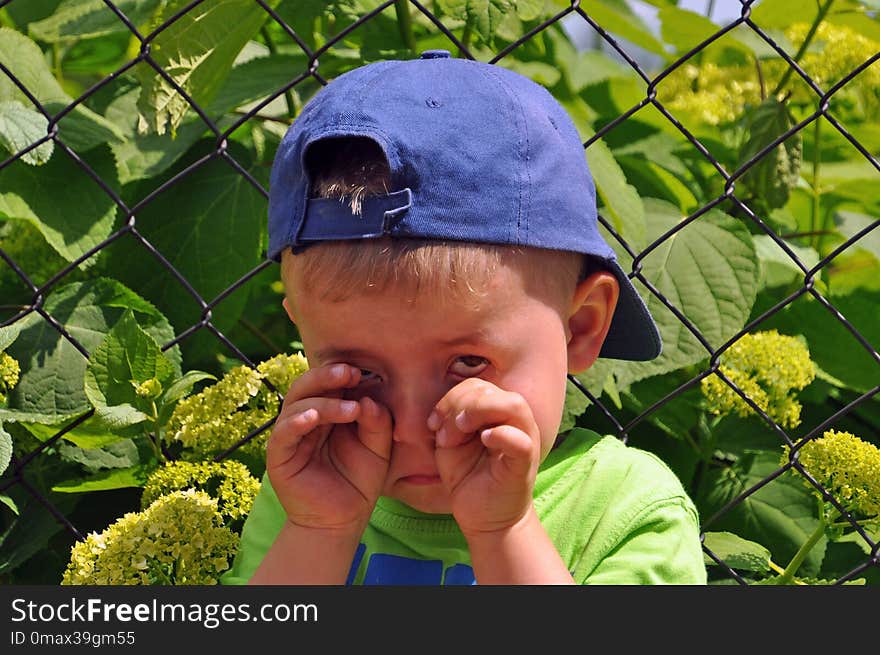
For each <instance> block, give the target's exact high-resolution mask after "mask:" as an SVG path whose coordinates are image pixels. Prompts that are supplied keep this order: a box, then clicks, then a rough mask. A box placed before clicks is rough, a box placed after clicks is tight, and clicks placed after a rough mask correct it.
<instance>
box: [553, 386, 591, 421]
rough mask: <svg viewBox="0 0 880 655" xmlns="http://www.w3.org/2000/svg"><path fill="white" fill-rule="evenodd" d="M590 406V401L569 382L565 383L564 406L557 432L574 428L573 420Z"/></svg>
mask: <svg viewBox="0 0 880 655" xmlns="http://www.w3.org/2000/svg"><path fill="white" fill-rule="evenodd" d="M589 406H590V399H589V398H587V396H586V395H585V394H584V392H583V391H581V390H580V389H578V388H577V387H576V386H575V385H574V383H573V382H571V380H569V381H567V382H566V383H565V404H564V405H563V409H562V422H561V423H560V424H559V432H567V431H568V430H571V429H572V428H573V427H574V426H575V419H576V418H577V417H578V416H580V415H581V414H583V413H584V410H585V409H587V407H589Z"/></svg>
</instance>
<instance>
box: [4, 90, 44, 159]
mask: <svg viewBox="0 0 880 655" xmlns="http://www.w3.org/2000/svg"><path fill="white" fill-rule="evenodd" d="M48 127H49V121H47V120H46V117H45V116H43V114H41V113H40V112H38V111H36V110H35V109H29V108H27V107H25V106H24V105H23V104H21V103H20V102H19V101H18V100H6V101H3V102H0V146H2V147H4V148H6V150H8V151H9V152H10V153H12V154H15V153H18V152H20V151H21V150H24V149H25V148H27V147H28V146H30V145H31V144H33V143H36V142H37V141H39V140H40V139H42V138H43V137H45V136H46V134H47V132H48ZM54 149H55V143H54V142H53V141H46V142H44V143H41V144H40V145H39V146H37V147H36V148H34V149H33V150H31V151H29V152H28V153H26V154H24V155H22V157H21V160H22V161H23V162H25V163H26V164H31V165H32V166H39V165H40V164H45V163H46V162H47V161H49V158H50V157H51V156H52V151H53V150H54Z"/></svg>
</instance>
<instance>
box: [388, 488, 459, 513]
mask: <svg viewBox="0 0 880 655" xmlns="http://www.w3.org/2000/svg"><path fill="white" fill-rule="evenodd" d="M389 495H390V496H391V497H392V498H394V500H397V501H400V502H401V503H403V504H404V505H408V506H409V507H412V508H413V509H414V510H416V511H418V512H423V513H425V514H452V505H451V503H450V502H449V496H448V495H447V493H446V490H445V489H443V487H442V486H437V487H434V488H426V489H405V490H401V491H398V492H397V493H391V494H389Z"/></svg>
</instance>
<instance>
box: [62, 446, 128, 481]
mask: <svg viewBox="0 0 880 655" xmlns="http://www.w3.org/2000/svg"><path fill="white" fill-rule="evenodd" d="M59 452H60V453H61V457H62V458H63V459H65V460H67V461H70V462H77V463H79V464H82V465H83V466H84V467H85V468H86V469H87V470H88V471H89V472H91V473H94V472H96V471H99V470H101V469H121V468H131V467H132V466H135V465H136V464H139V463H140V457H139V456H138V449H137V446H136V445H135V443H134V441H132V440H131V439H124V440H121V441H117V442H116V443H113V444H110V445H108V446H104V447H102V448H79V447H78V446H72V445H70V444H64V443H63V444H61V446H60V448H59Z"/></svg>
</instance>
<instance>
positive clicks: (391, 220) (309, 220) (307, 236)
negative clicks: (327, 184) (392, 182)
mask: <svg viewBox="0 0 880 655" xmlns="http://www.w3.org/2000/svg"><path fill="white" fill-rule="evenodd" d="M411 204H412V192H411V191H410V190H409V188H406V189H403V190H401V191H395V192H394V193H389V194H387V195H382V196H369V197H367V198H364V201H363V203H362V205H361V213H360V214H354V213H352V211H351V206H350V205H349V203H348V202H347V201H346V200H345V199H342V200H340V199H339V198H310V199H309V201H308V203H307V205H306V214H305V217H303V221H302V223H301V224H300V229H299V234H298V235H297V238H296V243H295V244H294V245H295V246H296V245H303V244H306V243H311V242H315V241H332V240H338V239H370V238H374V237H380V236H383V235H388V234H391V229H392V228H393V227H394V226H395V225H397V223H398V221H400V218H401V217H402V216H403V214H404V213H405V212H406V210H407V209H409V207H410V205H411Z"/></svg>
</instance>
